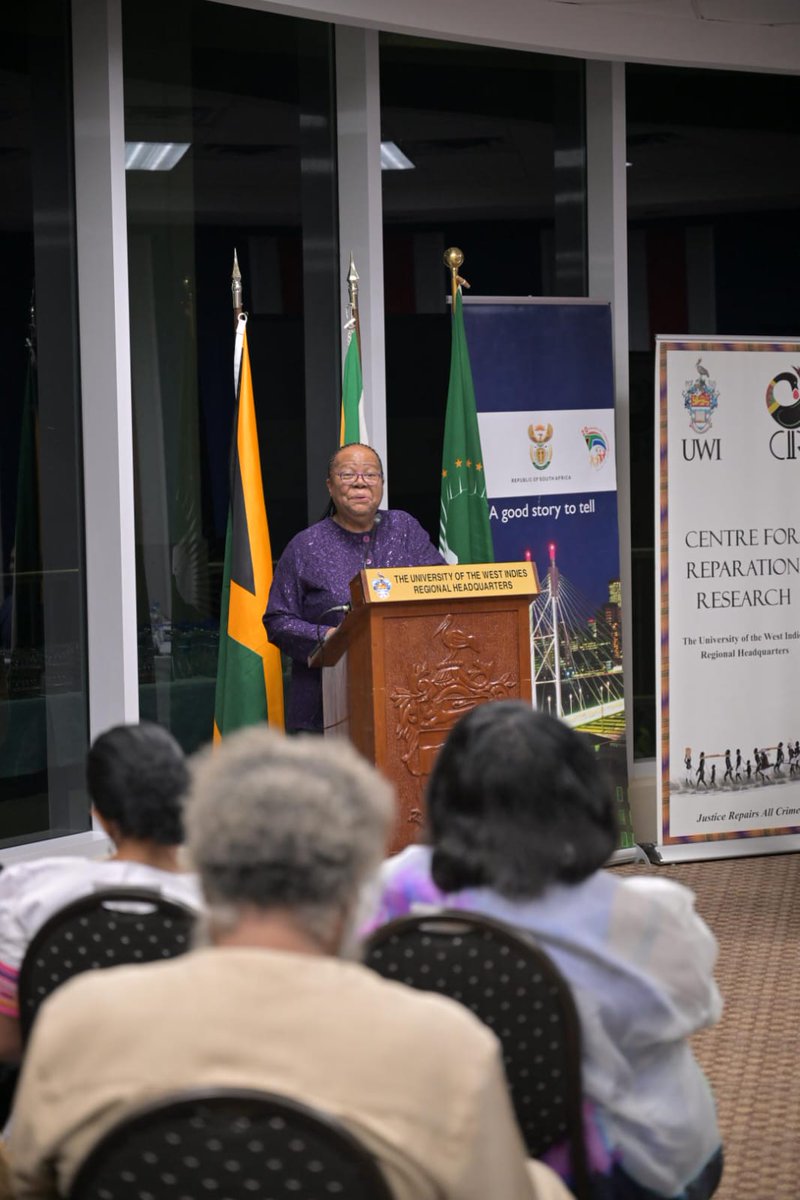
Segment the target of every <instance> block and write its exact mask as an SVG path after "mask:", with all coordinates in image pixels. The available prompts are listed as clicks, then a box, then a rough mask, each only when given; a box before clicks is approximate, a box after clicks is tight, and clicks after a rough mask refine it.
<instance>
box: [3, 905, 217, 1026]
mask: <svg viewBox="0 0 800 1200" xmlns="http://www.w3.org/2000/svg"><path fill="white" fill-rule="evenodd" d="M196 917H197V914H196V913H195V912H194V910H193V909H191V908H189V907H187V906H186V905H184V904H181V903H179V902H178V901H177V900H167V899H166V898H165V897H164V896H162V895H161V894H160V893H159V892H156V891H152V890H151V889H149V888H137V887H112V888H102V889H99V890H98V891H95V892H90V893H89V894H88V895H86V896H82V897H81V899H80V900H75V901H73V902H72V903H71V904H67V905H65V906H64V907H63V908H60V909H59V910H58V912H55V913H53V915H52V916H51V917H49V918H48V919H47V920H46V921H45V923H44V924H43V925H42V926H41V928H40V929H38V930H37V932H36V933H35V934H34V936H33V937H32V938H31V942H30V945H29V946H28V949H27V951H26V953H25V957H24V959H23V960H22V966H21V967H20V972H19V983H18V992H19V1020H20V1031H21V1034H22V1041H23V1044H25V1042H27V1040H28V1037H29V1036H30V1032H31V1027H32V1025H33V1021H34V1018H35V1016H36V1013H37V1012H38V1010H39V1006H40V1004H41V1003H42V1002H43V1001H44V1000H46V999H47V997H48V996H49V995H50V993H51V992H54V991H55V990H56V988H57V987H60V986H61V984H62V983H65V982H66V981H67V979H70V978H71V977H72V976H73V975H79V974H80V973H81V972H82V971H92V970H97V969H98V968H101V967H115V966H119V965H120V964H122V963H143V962H152V961H153V960H155V959H161V958H174V957H175V955H177V954H183V953H184V951H186V950H188V949H189V944H190V941H191V935H192V928H193V926H194V923H195V920H196Z"/></svg>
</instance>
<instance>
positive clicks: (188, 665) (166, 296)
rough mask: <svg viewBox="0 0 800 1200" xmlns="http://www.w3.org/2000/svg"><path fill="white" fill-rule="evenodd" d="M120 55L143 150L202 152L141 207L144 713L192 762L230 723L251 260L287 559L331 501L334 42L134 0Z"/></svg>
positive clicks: (181, 1)
mask: <svg viewBox="0 0 800 1200" xmlns="http://www.w3.org/2000/svg"><path fill="white" fill-rule="evenodd" d="M123 45H124V80H125V137H126V142H127V143H128V144H130V143H147V144H155V143H159V144H162V145H166V144H173V145H175V144H178V145H180V146H187V147H188V148H187V149H186V150H185V152H184V153H183V154H182V155H181V157H180V158H179V159H178V160H177V162H175V163H174V165H172V166H171V168H170V169H168V170H163V169H162V170H150V171H146V170H129V171H128V172H127V203H128V253H129V278H130V307H131V360H132V382H133V408H134V413H133V415H134V455H135V489H136V550H137V599H138V631H139V684H140V693H139V695H140V710H141V715H142V717H147V718H150V719H153V720H157V721H160V722H161V723H163V724H165V725H167V726H168V727H169V728H170V729H171V730H172V732H173V733H174V734H175V735H176V737H177V738H178V739H179V741H180V742H181V743H182V745H183V746H184V748H185V749H186V750H192V749H194V748H195V747H197V746H198V745H199V744H201V743H202V742H205V741H207V740H208V738H209V737H210V735H211V729H212V720H213V706H214V685H215V677H216V663H217V648H218V642H219V600H220V587H221V578H222V563H223V553H224V538H225V528H226V521H227V511H228V495H229V480H228V472H229V449H230V437H231V422H232V417H233V402H234V396H233V312H232V308H231V292H230V277H231V266H232V261H233V252H234V248H236V250H237V251H238V257H239V263H240V266H241V271H242V276H243V286H244V307H245V310H246V311H247V312H248V313H249V315H250V321H249V325H248V341H249V346H250V356H251V362H252V368H253V380H254V389H255V400H256V412H257V419H258V426H259V440H260V445H261V465H262V472H263V478H264V490H265V494H266V501H267V514H268V519H269V524H270V534H271V542H272V551H273V556H274V557H275V558H277V557H278V555H279V554H280V553H281V551H282V550H283V547H284V546H285V544H286V542H287V541H288V540H289V538H290V537H292V536H293V535H294V534H295V533H296V532H297V531H298V529H300V528H302V527H303V526H305V525H306V524H307V523H308V520H309V518H315V517H316V516H318V515H319V512H320V511H321V510H322V508H323V504H324V497H325V490H324V477H325V470H324V464H325V463H326V462H327V456H328V454H329V452H330V447H331V446H332V445H333V444H335V437H336V431H337V420H338V406H339V399H340V389H341V384H340V330H339V313H338V295H339V280H338V245H337V242H336V233H335V218H336V174H335V158H334V136H335V124H334V121H333V108H332V91H333V71H332V62H333V56H332V30H331V27H330V26H328V25H326V24H323V23H321V22H311V21H298V20H295V19H293V18H288V17H278V16H273V15H272V14H267V13H263V12H252V11H248V10H246V9H241V8H236V7H226V6H224V5H221V4H208V3H206V2H205V0H172V2H171V3H169V4H164V3H163V0H125V2H124V3H123ZM164 165H166V163H165V164H164ZM307 430H309V431H313V434H314V436H313V437H309V438H308V439H307V436H306V434H307ZM317 459H318V461H319V464H320V465H319V469H318V470H317V469H316V467H315V463H316V461H317ZM309 463H310V464H311V470H308V468H307V464H309ZM317 475H318V476H319V478H318V480H317V478H316V477H317Z"/></svg>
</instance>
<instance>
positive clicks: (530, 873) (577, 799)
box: [374, 701, 722, 1200]
mask: <svg viewBox="0 0 800 1200" xmlns="http://www.w3.org/2000/svg"><path fill="white" fill-rule="evenodd" d="M427 802H428V826H429V835H430V841H431V843H432V844H431V845H430V846H421V845H420V846H412V847H409V848H407V849H406V850H404V851H402V852H401V853H400V854H398V855H397V856H396V857H394V858H392V859H388V860H387V861H386V863H384V866H383V868H382V872H381V901H380V913H379V919H378V921H376V922H374V924H379V923H383V922H385V921H387V920H390V919H391V918H393V917H399V916H404V915H406V914H407V913H409V912H410V911H413V910H415V909H417V910H419V909H420V908H423V909H424V908H426V907H430V906H435V907H442V906H444V907H447V908H463V909H469V910H473V911H475V912H479V913H483V914H485V915H487V916H491V917H495V918H497V919H498V920H501V921H505V922H506V923H508V924H509V925H513V926H517V927H518V928H520V929H522V930H525V931H528V932H530V933H532V934H533V935H534V937H535V940H536V941H537V942H538V943H539V944H540V945H541V946H542V948H543V949H544V950H546V951H547V952H548V954H549V955H550V956H551V958H552V959H553V960H554V961H555V962H556V964H557V966H558V967H559V968H560V970H561V972H562V974H563V975H564V976H565V977H566V979H567V981H568V982H569V983H570V984H571V986H572V990H573V994H574V996H575V1000H576V1003H577V1006H578V1011H579V1014H580V1018H581V1026H582V1039H583V1083H584V1094H585V1096H586V1098H587V1105H586V1109H587V1144H588V1149H589V1152H590V1160H591V1161H590V1166H591V1168H592V1169H593V1171H594V1172H595V1174H594V1180H593V1182H594V1193H593V1194H594V1195H595V1196H596V1197H597V1198H598V1200H600V1198H602V1200H610V1198H614V1200H619V1198H622V1197H624V1198H625V1200H640V1198H644V1197H646V1198H648V1200H653V1198H654V1197H685V1198H687V1200H689V1198H690V1200H704V1198H705V1197H707V1196H709V1195H711V1193H712V1192H713V1190H714V1188H715V1186H716V1183H717V1182H718V1179H719V1176H720V1174H721V1169H722V1153H721V1148H720V1134H719V1130H718V1128H717V1120H716V1113H715V1106H714V1100H713V1097H712V1094H711V1090H710V1087H709V1084H708V1082H707V1080H706V1078H705V1076H704V1074H703V1072H702V1071H701V1069H700V1067H699V1065H698V1063H697V1062H696V1061H695V1058H694V1056H693V1054H692V1051H691V1049H690V1048H689V1043H688V1041H687V1039H688V1037H689V1036H690V1035H691V1034H692V1033H694V1032H695V1031H696V1030H698V1029H702V1028H703V1027H704V1026H707V1025H712V1024H714V1023H715V1022H716V1021H717V1020H718V1018H719V1016H720V1012H721V1008H722V1003H721V1000H720V996H719V992H718V990H717V987H716V985H715V983H714V979H713V976H712V970H713V966H714V961H715V958H716V952H717V946H716V941H715V939H714V936H713V934H712V933H711V932H710V930H709V929H708V927H707V926H706V925H705V923H704V922H703V921H702V920H701V918H700V917H699V916H698V915H697V913H696V912H695V910H694V897H693V896H692V894H691V892H689V891H688V890H687V889H686V888H684V887H682V886H680V885H679V884H677V883H673V882H670V881H669V880H666V879H663V878H653V877H650V876H648V877H646V878H645V877H642V876H635V877H633V876H621V875H618V874H615V873H612V872H610V871H603V870H600V869H599V868H600V867H602V866H603V864H604V863H605V862H606V861H607V860H608V858H609V856H610V854H611V853H612V852H613V850H614V849H615V848H616V845H617V827H616V819H615V810H614V804H613V797H612V794H611V790H610V788H609V786H608V784H607V782H606V781H605V779H604V777H603V774H602V772H601V769H600V768H599V766H598V763H597V760H596V758H595V756H594V754H593V752H592V750H591V749H590V747H589V744H588V742H587V741H586V740H585V739H584V738H583V737H582V736H581V735H580V734H578V733H576V732H574V731H573V730H572V729H570V728H569V727H568V726H567V725H566V724H564V723H563V722H561V721H557V720H555V719H554V718H552V717H548V716H545V715H544V714H541V713H537V712H534V711H533V710H532V709H531V708H530V707H529V706H528V705H526V704H522V703H520V702H518V701H502V702H497V703H492V704H486V705H482V706H480V707H479V708H475V709H473V710H472V711H471V712H470V713H468V714H467V715H466V716H464V717H462V718H461V720H460V721H459V722H458V724H457V725H455V726H454V728H453V729H452V730H451V732H450V734H449V736H448V739H447V741H446V743H445V745H444V746H443V748H442V750H441V752H440V754H439V757H438V759H437V761H436V764H435V766H434V769H433V772H432V774H431V777H430V780H429V784H428V793H427ZM546 1159H547V1161H550V1162H551V1163H552V1165H554V1166H555V1167H556V1168H557V1169H559V1170H560V1171H561V1172H562V1173H565V1171H566V1156H565V1155H560V1154H558V1153H556V1154H555V1155H553V1156H550V1155H548V1156H546Z"/></svg>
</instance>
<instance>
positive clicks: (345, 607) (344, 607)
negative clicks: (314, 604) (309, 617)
mask: <svg viewBox="0 0 800 1200" xmlns="http://www.w3.org/2000/svg"><path fill="white" fill-rule="evenodd" d="M352 607H353V606H352V604H350V603H349V602H348V603H347V604H333V605H331V607H330V608H326V609H325V611H324V612H321V613H320V614H319V615H320V618H322V617H327V615H328V613H335V612H344V613H347V612H350V609H351V608H352Z"/></svg>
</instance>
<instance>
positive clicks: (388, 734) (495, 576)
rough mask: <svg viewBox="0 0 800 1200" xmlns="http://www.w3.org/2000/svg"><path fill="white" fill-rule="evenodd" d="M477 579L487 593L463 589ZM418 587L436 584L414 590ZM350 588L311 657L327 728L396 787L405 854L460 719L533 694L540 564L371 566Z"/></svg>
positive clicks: (398, 844)
mask: <svg viewBox="0 0 800 1200" xmlns="http://www.w3.org/2000/svg"><path fill="white" fill-rule="evenodd" d="M470 576H474V578H470ZM406 577H407V578H406ZM376 585H377V586H376ZM468 585H472V586H473V587H474V588H476V589H477V588H478V586H480V590H479V591H478V590H475V591H458V590H456V589H457V587H459V586H461V587H467V586H468ZM414 587H420V588H434V589H435V590H433V591H423V592H413V591H412V592H411V593H410V594H409V593H408V591H404V589H409V588H411V589H413V588H414ZM350 590H351V595H352V597H353V611H352V612H350V613H349V614H348V616H347V617H346V618H345V620H344V621H343V622H342V624H341V625H340V626H339V628H338V629H337V630H336V632H335V633H334V634H332V635H331V636H330V637H329V638H328V639H327V641H326V642H325V643H324V645H323V646H322V647H321V648H320V650H319V651H318V652H317V654H316V655H315V656H314V659H313V660H312V661H313V662H314V663H315V664H319V665H321V666H322V667H323V668H324V670H323V701H324V710H325V733H326V735H339V736H342V735H344V736H347V737H349V738H350V740H351V741H352V742H353V743H354V745H355V746H356V747H357V748H358V749H359V750H360V751H361V753H362V754H364V756H365V757H366V758H368V759H369V760H370V761H371V762H373V763H375V764H376V766H378V767H379V768H380V769H381V770H382V771H383V773H384V774H385V775H386V776H387V777H388V778H389V779H391V780H392V782H393V783H394V785H395V787H396V789H397V795H398V801H399V804H398V813H397V820H396V823H395V828H394V833H393V837H392V842H391V850H392V851H397V850H399V849H402V847H403V846H405V845H407V844H408V843H409V842H410V841H413V840H414V839H415V837H416V834H417V830H418V827H419V826H420V825H422V824H423V820H424V813H423V807H424V805H423V795H424V790H425V783H426V780H427V776H428V775H429V774H430V771H431V768H432V766H433V763H434V760H435V758H436V755H437V753H438V751H439V748H440V747H441V745H442V744H443V742H444V740H445V738H446V737H447V734H448V731H449V730H450V728H451V726H452V725H453V724H454V723H455V722H456V721H457V720H458V718H459V717H460V716H462V715H463V714H464V713H466V712H468V711H469V710H470V709H472V708H475V707H476V705H478V704H485V703H487V702H490V701H493V700H510V699H521V700H527V701H528V702H530V699H531V659H530V603H531V600H532V599H533V597H534V596H535V595H536V594H537V592H538V590H539V584H538V580H537V577H536V570H535V567H534V566H533V565H532V564H531V563H529V562H522V563H487V564H467V565H466V566H464V565H461V566H453V567H450V566H441V567H413V568H412V567H409V568H397V569H388V568H387V569H385V570H372V571H362V572H361V573H360V574H359V575H357V576H356V578H355V579H354V580H353V581H352V582H351V585H350Z"/></svg>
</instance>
